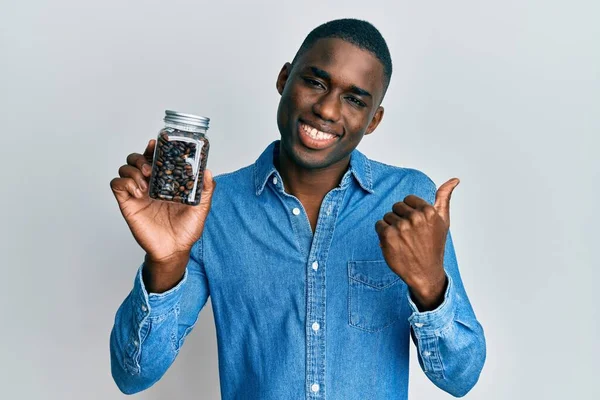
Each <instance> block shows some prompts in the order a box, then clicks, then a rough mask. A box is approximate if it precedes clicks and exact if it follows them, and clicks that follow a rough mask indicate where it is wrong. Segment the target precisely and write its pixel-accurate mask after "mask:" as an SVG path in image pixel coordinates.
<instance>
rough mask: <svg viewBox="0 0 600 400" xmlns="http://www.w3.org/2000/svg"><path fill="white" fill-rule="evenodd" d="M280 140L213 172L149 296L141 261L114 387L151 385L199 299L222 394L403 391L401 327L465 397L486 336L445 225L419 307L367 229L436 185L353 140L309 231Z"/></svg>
mask: <svg viewBox="0 0 600 400" xmlns="http://www.w3.org/2000/svg"><path fill="white" fill-rule="evenodd" d="M278 146H279V141H275V142H273V143H271V144H270V145H269V146H268V147H267V148H266V150H265V151H264V152H263V154H262V155H261V156H260V157H259V158H258V160H257V161H256V163H255V164H253V165H250V166H247V167H245V168H242V169H240V170H238V171H235V172H232V173H229V174H224V175H219V176H217V177H215V179H216V180H217V189H216V191H215V193H214V196H213V205H212V210H211V213H210V214H209V216H208V219H207V221H206V225H205V229H204V232H203V235H202V237H201V239H200V240H199V241H197V242H196V243H195V245H194V247H193V248H192V253H191V257H190V260H189V263H188V265H187V268H186V271H185V275H184V277H183V279H182V280H181V282H180V283H179V284H178V285H177V286H176V287H174V288H173V289H171V290H169V291H167V292H165V293H161V294H156V293H148V292H147V291H146V288H145V287H144V283H143V281H142V277H141V271H142V268H143V267H144V265H143V263H142V265H141V266H140V267H139V269H138V272H137V274H136V276H135V279H134V284H133V289H132V291H131V292H130V293H129V295H128V296H127V297H126V298H125V300H124V302H123V303H122V304H121V306H120V307H119V309H118V311H117V314H116V318H115V324H114V327H113V330H112V332H111V336H110V354H111V365H112V375H113V378H114V380H115V382H116V384H117V385H118V387H119V388H120V389H121V390H122V391H123V392H124V393H136V392H139V391H141V390H144V389H146V388H148V387H150V386H151V385H153V384H154V383H155V382H157V381H158V380H159V379H160V378H161V376H163V374H164V373H165V371H166V370H167V369H168V368H169V366H170V365H171V364H172V363H173V361H174V359H175V357H176V356H177V354H178V353H179V351H180V350H181V347H182V345H183V343H184V341H185V338H186V336H187V335H188V334H189V333H190V331H191V330H192V329H193V328H194V326H195V324H196V322H197V319H198V315H199V313H200V310H201V309H202V308H203V307H204V305H205V303H206V301H207V299H208V296H209V295H210V296H211V302H212V308H213V312H214V320H215V325H216V332H217V343H218V355H219V374H220V381H221V395H222V398H224V399H273V400H275V399H277V400H281V399H304V398H306V399H329V400H334V399H336V400H337V399H340V400H342V399H343V400H354V399H356V400H359V399H360V400H364V399H386V400H389V399H406V398H407V393H408V375H409V345H410V337H411V330H412V331H413V336H412V338H413V341H414V342H415V344H416V345H417V348H418V354H419V364H420V367H421V369H422V370H423V371H424V372H425V374H426V375H427V376H428V378H429V379H430V380H431V381H432V382H433V383H434V384H435V385H437V386H438V387H440V388H441V389H443V390H445V391H447V392H449V393H451V394H453V395H455V396H462V395H464V394H465V393H467V392H468V391H469V390H470V389H471V388H472V387H473V385H474V384H475V383H476V381H477V380H478V377H479V374H480V372H481V369H482V367H483V364H484V361H485V357H486V346H485V338H484V332H483V329H482V327H481V325H480V324H479V322H478V321H477V319H476V317H475V314H474V312H473V309H472V307H471V305H470V303H469V299H468V298H467V294H466V292H465V289H464V287H463V284H462V281H461V278H460V274H459V271H458V265H457V261H456V256H455V253H454V247H453V243H452V237H451V234H450V232H448V235H447V240H446V247H445V254H444V268H445V270H446V275H447V276H448V281H449V284H448V287H447V290H446V293H445V299H444V302H443V303H442V304H441V305H440V306H439V307H438V308H437V309H435V310H433V311H428V312H419V310H418V309H417V307H416V305H415V304H414V303H413V301H412V299H411V297H410V292H409V291H408V286H407V285H406V284H405V283H404V281H403V280H402V279H401V278H400V277H399V276H398V275H396V274H395V273H394V272H393V271H392V270H391V269H390V268H389V267H388V266H387V264H386V262H385V260H384V258H383V255H382V252H381V249H380V247H379V238H378V236H377V233H376V231H375V222H376V221H377V220H378V219H381V218H382V217H383V215H384V214H385V213H386V212H388V211H390V210H391V208H392V205H393V204H394V203H396V202H398V201H402V200H403V199H404V198H405V197H406V196H407V195H409V194H414V195H417V196H419V197H421V198H423V199H425V200H426V201H428V202H429V203H430V204H433V203H434V201H435V192H436V186H435V184H434V182H433V181H432V180H431V179H430V178H429V177H427V175H425V174H424V173H423V172H420V171H418V170H416V169H411V168H401V167H394V166H390V165H386V164H383V163H380V162H377V161H374V160H370V159H368V158H367V157H366V156H365V155H363V154H362V153H361V152H359V151H358V150H354V152H353V153H352V156H351V160H350V167H349V169H348V171H347V172H346V173H345V175H344V177H343V179H342V181H341V183H340V185H339V186H338V187H336V188H334V189H333V190H331V191H330V192H329V193H328V194H327V195H326V196H325V198H324V200H323V203H322V205H321V209H320V213H319V219H318V224H317V228H316V231H315V233H314V235H313V233H312V230H311V227H310V223H309V220H308V217H307V214H306V212H305V211H304V208H303V206H302V204H301V203H300V201H299V200H298V199H297V198H296V197H294V196H292V195H290V194H288V193H286V191H285V189H284V187H283V181H282V179H281V176H280V175H279V173H278V171H277V170H276V168H275V167H274V163H273V158H274V157H276V154H277V151H278V149H279V147H278ZM201 362H202V360H198V363H201ZM199 396H200V397H198V398H201V394H199Z"/></svg>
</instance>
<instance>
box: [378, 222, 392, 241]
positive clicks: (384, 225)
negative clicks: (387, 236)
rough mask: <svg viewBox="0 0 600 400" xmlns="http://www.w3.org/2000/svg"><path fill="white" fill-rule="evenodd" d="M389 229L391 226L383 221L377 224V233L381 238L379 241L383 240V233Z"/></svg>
mask: <svg viewBox="0 0 600 400" xmlns="http://www.w3.org/2000/svg"><path fill="white" fill-rule="evenodd" d="M389 227H390V224H388V223H387V222H385V221H384V220H381V219H380V220H379V221H377V222H376V223H375V232H377V236H379V239H383V236H382V235H383V232H384V231H385V230H386V229H387V228H389Z"/></svg>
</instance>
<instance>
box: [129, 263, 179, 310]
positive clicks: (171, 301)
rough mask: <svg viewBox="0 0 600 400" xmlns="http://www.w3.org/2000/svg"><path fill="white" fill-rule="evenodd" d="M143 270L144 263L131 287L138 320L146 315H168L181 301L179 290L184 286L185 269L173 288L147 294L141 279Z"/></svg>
mask: <svg viewBox="0 0 600 400" xmlns="http://www.w3.org/2000/svg"><path fill="white" fill-rule="evenodd" d="M143 268H144V263H142V265H141V266H140V267H139V269H138V272H137V275H136V277H135V281H134V285H133V299H135V302H136V304H137V305H138V307H136V308H137V310H136V311H137V313H138V314H139V315H138V318H139V317H141V319H143V318H144V317H146V316H148V315H150V317H156V316H159V315H162V314H166V313H168V312H169V311H171V310H172V309H173V307H175V305H176V304H177V303H179V300H180V299H181V295H182V290H181V288H182V286H183V285H185V282H186V281H187V276H188V269H187V267H186V269H185V273H184V274H183V278H182V279H181V281H180V282H179V283H178V284H177V285H176V286H175V287H173V288H171V289H169V290H167V291H166V292H163V293H148V291H147V290H146V286H145V285H144V279H143V278H142V269H143Z"/></svg>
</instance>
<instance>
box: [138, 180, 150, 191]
mask: <svg viewBox="0 0 600 400" xmlns="http://www.w3.org/2000/svg"><path fill="white" fill-rule="evenodd" d="M140 187H141V188H142V190H144V191H145V190H146V189H148V185H147V184H146V181H142V182H141V183H140Z"/></svg>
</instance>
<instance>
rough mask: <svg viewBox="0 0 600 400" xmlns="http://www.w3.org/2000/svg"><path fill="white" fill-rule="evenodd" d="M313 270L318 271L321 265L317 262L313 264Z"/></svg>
mask: <svg viewBox="0 0 600 400" xmlns="http://www.w3.org/2000/svg"><path fill="white" fill-rule="evenodd" d="M312 269H314V270H315V271H316V270H317V269H319V263H318V262H316V261H315V262H314V263H313V264H312Z"/></svg>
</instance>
